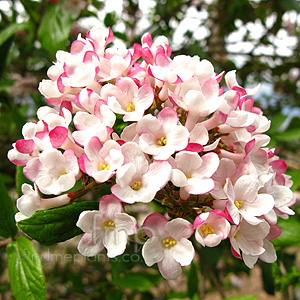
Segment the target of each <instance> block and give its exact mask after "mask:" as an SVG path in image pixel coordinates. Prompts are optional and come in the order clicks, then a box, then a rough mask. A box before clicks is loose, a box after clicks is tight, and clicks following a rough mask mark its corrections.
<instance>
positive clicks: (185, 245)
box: [172, 238, 195, 266]
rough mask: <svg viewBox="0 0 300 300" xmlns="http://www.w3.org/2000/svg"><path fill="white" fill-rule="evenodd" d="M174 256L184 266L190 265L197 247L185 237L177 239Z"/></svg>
mask: <svg viewBox="0 0 300 300" xmlns="http://www.w3.org/2000/svg"><path fill="white" fill-rule="evenodd" d="M172 256H173V258H174V259H175V260H176V261H177V262H179V263H180V264H181V265H182V266H188V265H189V264H190V263H191V262H192V260H193V258H194V256H195V249H194V247H193V244H192V242H191V241H189V240H187V239H184V238H183V239H181V240H180V241H177V244H176V245H175V247H174V249H173V252H172Z"/></svg>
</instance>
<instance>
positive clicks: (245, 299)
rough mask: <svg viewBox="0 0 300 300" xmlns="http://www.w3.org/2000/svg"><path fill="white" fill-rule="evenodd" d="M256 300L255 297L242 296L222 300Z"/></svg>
mask: <svg viewBox="0 0 300 300" xmlns="http://www.w3.org/2000/svg"><path fill="white" fill-rule="evenodd" d="M256 299H257V296H255V295H242V296H236V297H230V298H226V299H224V300H256Z"/></svg>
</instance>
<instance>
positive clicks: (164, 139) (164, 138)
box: [156, 136, 167, 146]
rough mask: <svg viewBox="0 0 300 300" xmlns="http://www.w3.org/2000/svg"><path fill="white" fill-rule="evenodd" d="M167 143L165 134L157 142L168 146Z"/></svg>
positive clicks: (159, 144)
mask: <svg viewBox="0 0 300 300" xmlns="http://www.w3.org/2000/svg"><path fill="white" fill-rule="evenodd" d="M166 144H167V138H166V137H164V136H161V137H160V138H159V140H158V141H157V142H156V145H157V146H166Z"/></svg>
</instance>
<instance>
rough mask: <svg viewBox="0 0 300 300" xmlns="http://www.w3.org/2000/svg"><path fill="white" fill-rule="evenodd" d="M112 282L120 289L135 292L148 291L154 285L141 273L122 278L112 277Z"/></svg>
mask: <svg viewBox="0 0 300 300" xmlns="http://www.w3.org/2000/svg"><path fill="white" fill-rule="evenodd" d="M112 282H113V284H114V285H116V286H118V287H120V288H123V289H131V290H137V291H148V290H149V288H150V287H151V286H153V285H154V282H152V281H151V280H150V279H148V278H147V277H145V276H143V273H142V272H140V273H127V274H126V275H125V276H124V277H114V278H113V280H112Z"/></svg>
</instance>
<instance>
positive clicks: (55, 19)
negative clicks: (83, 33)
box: [38, 3, 72, 57]
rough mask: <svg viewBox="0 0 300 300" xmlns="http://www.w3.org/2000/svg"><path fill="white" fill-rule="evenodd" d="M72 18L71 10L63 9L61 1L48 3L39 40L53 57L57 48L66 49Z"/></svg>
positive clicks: (39, 31) (40, 28) (39, 32)
mask: <svg viewBox="0 0 300 300" xmlns="http://www.w3.org/2000/svg"><path fill="white" fill-rule="evenodd" d="M71 25H72V19H71V15H70V12H69V11H63V10H62V9H61V3H56V4H52V3H48V6H47V10H46V13H45V15H44V17H43V19H42V23H41V25H40V27H39V30H38V40H39V41H40V43H41V45H42V47H43V48H44V49H45V50H47V51H48V52H49V53H50V54H51V55H52V56H53V57H55V53H56V51H57V50H65V49H66V44H67V40H68V38H69V35H70V31H71Z"/></svg>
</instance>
